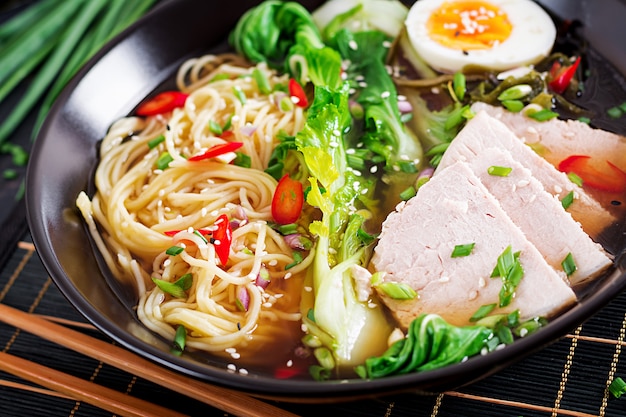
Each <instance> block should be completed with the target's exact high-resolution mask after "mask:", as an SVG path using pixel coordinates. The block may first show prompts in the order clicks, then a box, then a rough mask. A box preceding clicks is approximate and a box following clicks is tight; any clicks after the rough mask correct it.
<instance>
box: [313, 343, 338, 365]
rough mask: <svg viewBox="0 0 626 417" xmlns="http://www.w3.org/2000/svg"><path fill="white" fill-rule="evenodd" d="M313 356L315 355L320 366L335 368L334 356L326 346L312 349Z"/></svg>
mask: <svg viewBox="0 0 626 417" xmlns="http://www.w3.org/2000/svg"><path fill="white" fill-rule="evenodd" d="M313 356H315V359H317V361H318V362H319V364H320V366H321V367H322V368H324V369H333V368H335V358H334V357H333V354H332V353H331V352H330V350H329V349H328V348H326V347H323V346H322V347H318V348H316V349H314V350H313Z"/></svg>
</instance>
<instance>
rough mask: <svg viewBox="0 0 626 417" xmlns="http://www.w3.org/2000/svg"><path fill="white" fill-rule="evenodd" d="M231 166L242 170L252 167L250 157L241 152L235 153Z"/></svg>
mask: <svg viewBox="0 0 626 417" xmlns="http://www.w3.org/2000/svg"><path fill="white" fill-rule="evenodd" d="M233 164H234V165H237V166H238V167H242V168H250V167H251V166H252V158H250V155H246V154H245V153H243V152H235V159H234V160H233Z"/></svg>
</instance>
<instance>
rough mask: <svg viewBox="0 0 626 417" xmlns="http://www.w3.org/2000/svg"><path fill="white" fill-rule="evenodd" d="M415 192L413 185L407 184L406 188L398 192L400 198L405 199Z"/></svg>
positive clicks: (408, 198) (411, 196)
mask: <svg viewBox="0 0 626 417" xmlns="http://www.w3.org/2000/svg"><path fill="white" fill-rule="evenodd" d="M416 194H417V191H416V190H415V187H413V186H409V187H408V188H406V189H405V190H404V191H402V192H401V193H400V199H402V200H404V201H407V200H410V199H411V198H413V197H415V195H416Z"/></svg>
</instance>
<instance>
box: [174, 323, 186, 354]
mask: <svg viewBox="0 0 626 417" xmlns="http://www.w3.org/2000/svg"><path fill="white" fill-rule="evenodd" d="M186 342H187V329H185V326H183V325H182V324H179V325H178V326H177V327H176V334H175V335H174V341H173V343H172V349H171V352H172V353H173V354H174V355H176V356H180V355H182V354H183V351H184V350H185V344H186Z"/></svg>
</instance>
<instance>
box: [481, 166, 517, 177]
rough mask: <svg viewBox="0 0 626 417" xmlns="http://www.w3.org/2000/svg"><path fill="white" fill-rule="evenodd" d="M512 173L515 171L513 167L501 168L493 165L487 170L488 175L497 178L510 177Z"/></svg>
mask: <svg viewBox="0 0 626 417" xmlns="http://www.w3.org/2000/svg"><path fill="white" fill-rule="evenodd" d="M511 171H513V168H511V167H501V166H496V165H492V166H490V167H489V168H487V173H488V174H489V175H493V176H496V177H508V176H509V174H510V173H511Z"/></svg>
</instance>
